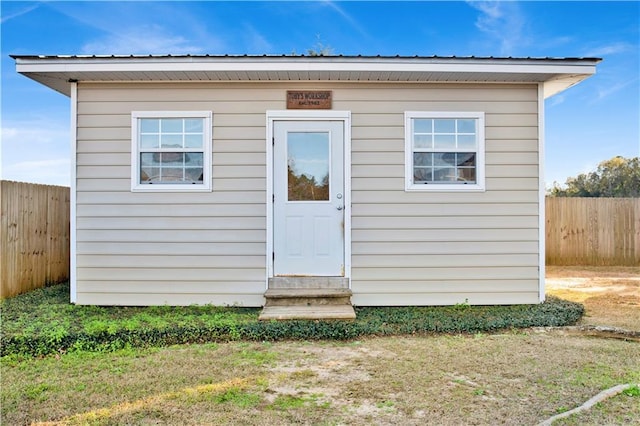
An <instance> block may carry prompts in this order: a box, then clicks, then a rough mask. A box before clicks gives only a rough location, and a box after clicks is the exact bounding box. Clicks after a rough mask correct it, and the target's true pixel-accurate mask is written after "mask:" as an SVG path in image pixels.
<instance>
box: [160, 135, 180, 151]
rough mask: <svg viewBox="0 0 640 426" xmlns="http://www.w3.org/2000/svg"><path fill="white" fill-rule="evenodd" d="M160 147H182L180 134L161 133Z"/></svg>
mask: <svg viewBox="0 0 640 426" xmlns="http://www.w3.org/2000/svg"><path fill="white" fill-rule="evenodd" d="M161 138H162V139H161V141H160V147H161V148H182V135H162V136H161Z"/></svg>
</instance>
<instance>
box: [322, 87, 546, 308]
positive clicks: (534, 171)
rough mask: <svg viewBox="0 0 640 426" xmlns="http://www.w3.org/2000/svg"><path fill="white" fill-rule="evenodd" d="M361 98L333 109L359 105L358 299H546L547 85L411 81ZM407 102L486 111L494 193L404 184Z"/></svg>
mask: <svg viewBox="0 0 640 426" xmlns="http://www.w3.org/2000/svg"><path fill="white" fill-rule="evenodd" d="M338 97H339V96H338V94H336V93H334V99H335V98H338ZM353 100H354V101H355V102H348V101H347V100H344V101H343V100H342V99H340V101H334V107H336V108H345V109H349V110H351V111H352V114H353V122H352V125H353V127H352V170H351V171H352V181H351V184H352V239H353V243H352V247H351V248H352V288H353V292H354V296H353V301H354V303H355V304H359V305H413V304H455V303H461V302H464V301H465V300H466V301H468V302H469V303H475V304H487V303H537V301H538V300H539V299H538V259H539V244H538V235H539V229H538V224H539V221H538V198H539V197H538V188H539V185H538V183H539V179H538V115H537V110H538V104H537V88H536V87H535V86H518V87H515V86H490V87H486V86H475V85H474V86H439V87H437V88H431V87H426V88H424V89H423V88H418V87H407V88H399V89H395V90H392V89H389V90H383V91H375V90H369V91H361V92H358V94H357V95H355V94H354V97H353ZM405 111H482V112H484V113H485V126H486V127H485V136H486V146H485V152H486V192H484V193H429V192H410V193H409V192H405V191H404V158H405V156H404V112H405Z"/></svg>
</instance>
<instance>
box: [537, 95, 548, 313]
mask: <svg viewBox="0 0 640 426" xmlns="http://www.w3.org/2000/svg"><path fill="white" fill-rule="evenodd" d="M544 132H545V128H544V83H539V84H538V184H539V188H538V191H539V194H538V256H539V259H538V274H539V277H538V280H539V282H538V286H539V287H538V295H539V300H540V303H542V302H544V301H545V299H546V294H545V272H546V265H545V262H546V258H545V246H546V228H545V227H546V223H547V222H546V220H545V196H546V188H545V183H544Z"/></svg>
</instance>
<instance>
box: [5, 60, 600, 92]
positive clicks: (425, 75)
mask: <svg viewBox="0 0 640 426" xmlns="http://www.w3.org/2000/svg"><path fill="white" fill-rule="evenodd" d="M11 57H12V58H13V59H15V61H16V69H17V71H18V72H19V73H21V74H23V75H25V76H27V77H29V78H31V79H33V80H35V81H38V82H40V83H42V84H44V85H45V86H48V87H50V88H52V89H54V90H57V91H58V92H60V93H63V94H65V95H67V96H69V95H70V82H71V81H80V82H83V81H85V82H110V81H111V82H116V81H117V82H122V81H136V82H156V81H216V82H221V81H258V82H260V81H318V82H319V81H336V82H340V81H347V82H491V83H497V82H505V83H543V84H544V93H545V97H548V96H551V95H553V94H555V93H558V92H560V91H562V90H565V89H567V88H568V87H570V86H572V85H574V84H577V83H579V82H580V81H582V80H584V79H585V78H588V77H589V76H591V75H592V74H594V73H595V70H596V64H597V63H598V62H600V61H601V59H599V58H549V57H545V58H531V57H527V58H514V57H476V56H464V57H460V56H399V55H398V56H380V55H378V56H363V55H357V56H343V55H335V56H334V55H332V56H323V55H320V56H305V55H295V56H294V55H11Z"/></svg>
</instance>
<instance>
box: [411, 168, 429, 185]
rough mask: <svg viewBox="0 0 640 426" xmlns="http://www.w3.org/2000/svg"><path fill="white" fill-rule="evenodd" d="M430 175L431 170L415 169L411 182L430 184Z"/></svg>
mask: <svg viewBox="0 0 640 426" xmlns="http://www.w3.org/2000/svg"><path fill="white" fill-rule="evenodd" d="M431 173H432V169H427V168H423V167H415V168H414V169H413V182H414V183H421V182H431V181H433V177H432V174H431Z"/></svg>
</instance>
